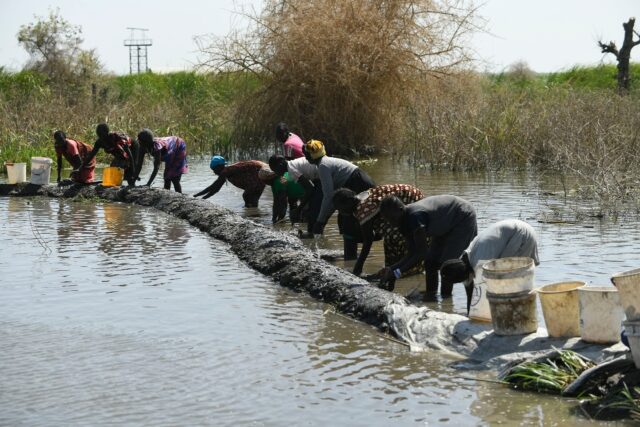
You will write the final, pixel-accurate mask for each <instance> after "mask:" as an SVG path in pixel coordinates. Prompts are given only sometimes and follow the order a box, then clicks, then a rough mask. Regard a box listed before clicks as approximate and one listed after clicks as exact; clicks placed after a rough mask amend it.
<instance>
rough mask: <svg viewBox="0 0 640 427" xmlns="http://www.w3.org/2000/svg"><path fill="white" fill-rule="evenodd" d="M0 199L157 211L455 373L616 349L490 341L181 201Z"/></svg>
mask: <svg viewBox="0 0 640 427" xmlns="http://www.w3.org/2000/svg"><path fill="white" fill-rule="evenodd" d="M0 196H46V197H57V198H59V197H64V198H73V197H83V198H100V199H104V200H108V201H112V202H123V203H132V204H137V205H140V206H145V207H150V208H155V209H158V210H161V211H163V212H166V213H167V214H170V215H173V216H175V217H178V218H181V219H184V220H186V221H188V222H189V223H190V224H191V225H193V226H194V227H197V228H199V229H200V230H202V231H203V232H205V233H208V234H209V235H211V236H212V237H214V238H216V239H219V240H221V241H223V242H226V243H228V244H229V246H230V248H231V250H232V251H233V252H234V253H235V254H236V255H237V256H238V257H239V258H240V259H241V260H242V261H244V262H245V263H246V264H247V265H248V266H249V267H251V268H253V269H255V270H257V271H259V272H260V273H262V274H265V275H267V276H269V277H271V278H273V280H274V281H276V282H278V283H279V284H281V285H282V286H286V287H288V288H290V289H293V290H296V291H300V292H306V293H308V294H309V295H311V296H313V297H314V298H317V299H319V300H322V301H324V302H326V303H329V304H332V305H333V306H334V307H335V308H336V310H337V311H338V312H340V313H343V314H346V315H348V316H351V317H353V318H356V319H359V320H362V321H364V322H367V323H369V324H372V325H374V326H377V327H378V328H380V329H382V330H384V331H388V332H390V333H392V334H394V335H395V336H397V337H399V338H400V339H402V340H404V341H406V342H407V343H409V344H410V346H411V347H412V348H413V349H418V350H419V349H437V350H440V351H443V352H447V353H450V354H452V355H454V356H457V357H459V358H460V361H459V362H457V363H456V366H458V367H460V368H466V369H487V368H500V367H503V366H504V364H505V363H508V362H513V361H518V360H522V359H524V358H527V357H530V356H531V355H532V354H533V353H535V352H539V351H546V350H549V349H550V348H552V347H556V348H571V349H573V350H575V351H578V352H580V353H582V354H584V355H586V356H588V357H591V358H593V359H595V360H602V359H604V358H605V357H607V356H609V355H613V354H615V353H618V352H620V351H623V347H622V346H619V345H618V346H614V347H610V348H605V347H603V346H599V345H592V344H586V343H583V342H582V341H580V340H579V339H578V338H570V339H555V338H548V337H546V336H545V334H544V332H543V333H538V334H531V335H528V336H525V337H522V336H516V337H501V336H497V335H495V334H494V333H493V332H492V331H491V330H490V328H489V327H488V326H487V325H485V324H480V323H475V322H471V321H469V319H467V318H466V317H464V316H460V315H457V314H448V313H442V312H438V311H434V310H429V309H427V308H425V307H417V306H415V305H412V304H410V303H409V302H408V301H406V300H405V299H404V298H403V297H402V296H400V295H398V294H395V293H392V292H388V291H385V290H382V289H378V288H377V287H375V286H371V285H370V284H369V283H368V282H366V281H365V280H363V279H360V278H358V277H356V276H354V275H352V274H351V273H349V272H347V271H345V270H343V269H341V268H338V267H336V266H334V265H332V264H330V263H329V262H326V261H324V260H322V259H320V258H319V257H318V255H317V254H316V253H314V252H313V251H311V250H309V249H308V248H307V247H306V246H305V245H304V244H303V243H302V242H301V241H300V240H299V239H298V238H297V237H295V236H293V235H291V234H289V233H285V232H281V231H277V230H274V229H273V228H272V227H269V226H265V225H261V224H257V223H255V222H253V221H251V220H248V219H244V218H242V217H241V216H239V215H237V214H235V213H233V212H231V211H229V210H228V209H225V208H221V207H218V206H216V205H214V204H213V203H211V202H209V201H205V200H200V199H195V198H193V197H191V196H189V195H183V194H178V193H175V192H170V191H165V190H160V189H153V188H147V187H138V188H131V189H130V188H125V187H122V188H120V187H116V188H104V187H101V186H79V185H74V186H70V187H57V186H44V187H41V186H36V185H32V184H17V185H10V184H0Z"/></svg>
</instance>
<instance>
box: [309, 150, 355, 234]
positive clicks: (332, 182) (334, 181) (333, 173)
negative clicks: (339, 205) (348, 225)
mask: <svg viewBox="0 0 640 427" xmlns="http://www.w3.org/2000/svg"><path fill="white" fill-rule="evenodd" d="M356 169H358V167H357V166H356V165H354V164H353V163H351V162H348V161H346V160H343V159H337V158H335V157H329V156H324V157H322V159H320V163H318V175H319V176H320V182H321V183H322V206H321V207H320V214H319V215H318V222H322V223H326V222H327V220H328V219H329V217H330V216H331V214H332V213H333V210H334V208H333V201H332V200H333V192H334V191H335V190H337V189H338V188H341V187H344V184H345V183H346V182H347V180H348V179H349V177H350V176H351V174H352V173H353V172H355V170H356Z"/></svg>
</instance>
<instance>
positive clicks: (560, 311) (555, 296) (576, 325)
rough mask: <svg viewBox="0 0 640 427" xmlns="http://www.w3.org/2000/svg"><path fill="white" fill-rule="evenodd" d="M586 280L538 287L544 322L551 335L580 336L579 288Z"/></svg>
mask: <svg viewBox="0 0 640 427" xmlns="http://www.w3.org/2000/svg"><path fill="white" fill-rule="evenodd" d="M583 286H585V282H580V281H572V282H559V283H552V284H549V285H545V286H543V287H541V288H539V289H537V291H536V292H537V293H538V296H539V297H540V304H541V305H542V313H543V315H544V323H545V324H546V326H547V332H548V333H549V336H550V337H578V336H580V301H579V299H580V298H579V296H578V289H579V288H581V287H583Z"/></svg>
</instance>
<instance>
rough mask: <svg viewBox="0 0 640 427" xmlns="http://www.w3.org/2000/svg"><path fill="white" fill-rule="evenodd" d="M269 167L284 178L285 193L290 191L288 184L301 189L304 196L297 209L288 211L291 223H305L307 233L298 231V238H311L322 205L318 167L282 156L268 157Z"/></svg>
mask: <svg viewBox="0 0 640 427" xmlns="http://www.w3.org/2000/svg"><path fill="white" fill-rule="evenodd" d="M269 167H270V168H271V170H272V171H273V172H274V173H275V174H276V175H277V176H278V177H283V178H286V180H287V185H286V186H287V191H290V188H289V183H290V182H291V183H293V184H295V185H298V186H300V187H302V189H303V190H304V195H303V196H302V198H301V199H300V203H299V204H298V206H297V207H295V208H293V209H291V210H290V211H289V218H291V222H292V223H295V222H298V221H305V222H306V223H307V232H306V233H302V231H300V230H299V231H300V233H301V234H300V237H302V238H309V237H313V233H311V230H312V229H313V224H314V223H315V221H316V218H318V213H320V206H321V204H322V187H321V185H320V177H319V175H318V167H317V166H316V165H313V164H311V163H309V161H308V160H307V159H305V158H304V157H300V158H298V159H294V160H289V161H287V159H285V157H284V156H281V155H279V154H274V155H273V156H271V157H269Z"/></svg>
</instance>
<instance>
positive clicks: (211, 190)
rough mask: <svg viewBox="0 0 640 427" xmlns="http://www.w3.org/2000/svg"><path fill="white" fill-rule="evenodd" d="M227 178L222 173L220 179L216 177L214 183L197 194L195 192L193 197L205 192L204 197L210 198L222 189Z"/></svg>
mask: <svg viewBox="0 0 640 427" xmlns="http://www.w3.org/2000/svg"><path fill="white" fill-rule="evenodd" d="M226 180H227V179H226V178H225V177H224V176H222V175H221V176H219V177H218V179H216V180H215V181H214V182H213V184H211V185H210V186H208V187H207V188H205V189H204V190H202V191H201V192H199V193H197V194H194V195H193V197H198V196H202V195H203V194H204V197H203V199H208V198H209V197H211V196H213V195H214V194H216V193H217V192H218V191H220V189H221V188H222V186H223V185H224V183H225V182H226Z"/></svg>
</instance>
